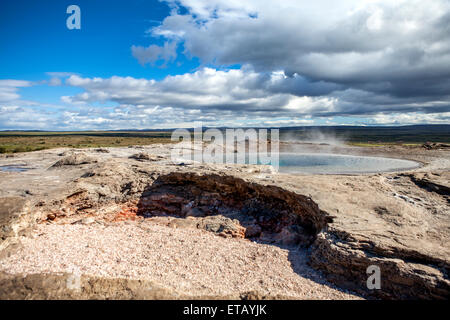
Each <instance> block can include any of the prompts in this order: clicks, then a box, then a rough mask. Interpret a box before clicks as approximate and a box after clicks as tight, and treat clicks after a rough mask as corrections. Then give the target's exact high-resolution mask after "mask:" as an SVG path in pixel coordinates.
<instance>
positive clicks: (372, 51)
mask: <svg viewBox="0 0 450 320" xmlns="http://www.w3.org/2000/svg"><path fill="white" fill-rule="evenodd" d="M71 4H77V5H78V6H79V7H80V9H81V29H80V30H69V29H68V28H67V26H66V19H67V18H68V17H69V15H70V14H67V13H66V9H67V7H68V6H69V5H71ZM0 28H1V30H2V32H1V35H0V37H1V41H0V130H9V129H40V130H85V129H95V130H102V129H145V128H174V127H189V126H192V124H193V122H194V121H202V122H203V125H204V126H253V125H254V126H296V125H344V124H354V125H387V124H389V125H392V124H394V125H397V124H398V125H402V124H419V123H423V124H449V123H450V1H449V0H427V1H423V0H420V1H419V0H340V1H335V0H315V1H309V0H304V1H303V0H283V1H275V0H271V1H269V0H245V1H242V0H204V1H203V0H179V1H172V0H164V1H149V0H147V1H144V0H127V1H109V2H106V1H103V0H71V1H65V0H59V1H56V0H53V1H52V0H41V1H35V0H16V1H12V0H5V1H1V2H0Z"/></svg>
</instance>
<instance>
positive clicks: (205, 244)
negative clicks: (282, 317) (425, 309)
mask: <svg viewBox="0 0 450 320" xmlns="http://www.w3.org/2000/svg"><path fill="white" fill-rule="evenodd" d="M22 243H23V248H22V249H21V250H20V251H19V252H18V253H16V254H14V255H13V256H11V257H9V258H6V259H3V260H0V270H1V271H6V272H8V273H27V274H29V273H50V272H76V273H81V274H87V275H93V276H102V277H113V278H115V277H121V278H123V277H127V278H134V279H148V280H152V281H155V282H157V283H160V284H164V286H166V287H168V288H170V289H174V290H177V291H178V292H179V293H184V294H189V295H195V296H197V295H229V294H236V293H242V292H247V291H251V290H256V291H258V292H260V293H261V294H266V295H267V294H270V295H283V296H290V297H294V298H299V299H355V298H358V297H357V296H354V295H351V294H349V293H346V292H344V291H342V290H341V289H337V288H336V287H334V286H332V285H330V284H328V283H327V282H326V281H324V280H323V279H322V277H321V276H320V274H318V273H317V271H315V270H313V269H311V268H309V267H308V266H307V265H306V264H305V262H306V259H305V252H304V251H303V250H288V249H282V248H280V247H277V246H272V245H265V244H258V243H255V242H252V241H249V240H245V239H227V238H222V237H219V236H216V235H213V234H211V233H209V232H206V231H203V230H197V229H176V230H174V229H172V228H170V227H167V226H162V225H157V224H155V223H152V222H148V221H143V222H122V223H117V224H114V225H100V224H97V223H95V224H92V225H56V224H50V225H47V224H41V225H39V226H37V227H36V229H35V230H34V232H33V235H32V237H29V238H22Z"/></svg>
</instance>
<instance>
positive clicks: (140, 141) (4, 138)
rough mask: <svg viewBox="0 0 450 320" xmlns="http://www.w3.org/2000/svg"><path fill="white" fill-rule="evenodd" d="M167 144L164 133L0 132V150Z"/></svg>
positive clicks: (24, 150) (3, 151) (8, 151)
mask: <svg viewBox="0 0 450 320" xmlns="http://www.w3.org/2000/svg"><path fill="white" fill-rule="evenodd" d="M154 143H171V141H170V133H168V132H145V133H127V132H64V133H62V132H0V153H16V152H27V151H36V150H44V149H52V148H64V147H67V148H99V147H124V146H131V145H148V144H154Z"/></svg>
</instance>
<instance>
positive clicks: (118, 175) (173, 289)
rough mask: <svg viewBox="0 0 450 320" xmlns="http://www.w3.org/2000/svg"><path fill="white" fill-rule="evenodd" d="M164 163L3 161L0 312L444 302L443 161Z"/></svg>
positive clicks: (109, 154) (120, 157)
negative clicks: (225, 303) (198, 303)
mask: <svg viewBox="0 0 450 320" xmlns="http://www.w3.org/2000/svg"><path fill="white" fill-rule="evenodd" d="M173 147H174V146H169V145H152V146H146V147H130V148H106V149H87V150H73V149H72V150H70V149H53V150H45V151H38V152H32V153H24V154H17V155H13V156H2V158H0V166H10V167H14V168H26V169H28V170H26V171H22V172H4V171H0V236H1V238H0V297H1V298H28V299H33V298H34V299H39V298H53V299H55V298H71V299H72V298H100V299H103V298H117V299H130V298H137V299H140V298H148V299H159V298H165V299H180V298H198V299H202V298H231V299H253V298H258V299H263V298H267V299H277V298H283V299H286V298H293V299H361V298H386V299H408V298H423V299H448V297H449V293H450V281H449V277H448V272H449V260H450V245H449V243H450V241H449V237H450V218H449V212H450V210H449V208H450V200H449V196H450V185H449V181H450V151H448V149H447V150H446V149H442V150H440V149H439V148H431V149H430V148H420V147H411V148H407V147H401V146H391V147H383V148H356V147H353V148H350V147H345V146H327V145H311V144H292V143H290V144H283V143H282V144H281V148H282V151H300V150H301V151H306V152H311V151H313V152H336V153H344V154H361V155H379V156H389V157H396V158H404V159H411V160H415V161H418V162H420V163H422V164H423V166H422V167H421V168H419V169H415V170H411V171H407V172H391V173H383V174H365V175H300V174H297V175H295V174H281V173H276V172H274V171H273V170H272V169H271V168H270V167H267V166H251V165H216V164H195V163H189V162H186V161H182V160H178V161H172V160H171V158H170V152H171V148H173ZM370 265H377V266H379V267H380V270H381V289H380V290H369V289H368V288H367V285H366V280H367V278H368V275H367V273H366V269H367V267H368V266H370Z"/></svg>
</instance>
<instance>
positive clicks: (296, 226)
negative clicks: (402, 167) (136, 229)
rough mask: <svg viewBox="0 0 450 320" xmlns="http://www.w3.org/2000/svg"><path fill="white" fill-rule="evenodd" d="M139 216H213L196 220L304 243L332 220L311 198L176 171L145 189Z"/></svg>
mask: <svg viewBox="0 0 450 320" xmlns="http://www.w3.org/2000/svg"><path fill="white" fill-rule="evenodd" d="M137 214H138V215H143V216H146V217H150V216H155V215H156V216H157V215H173V216H177V217H182V218H185V217H211V216H216V218H214V219H211V218H208V219H203V220H201V221H200V222H199V223H200V224H204V225H205V227H202V228H204V229H207V230H208V229H211V230H213V231H214V232H218V233H219V234H221V235H227V234H229V235H230V236H233V237H241V236H245V237H247V238H252V239H259V240H264V241H266V242H272V243H274V242H276V243H283V244H301V245H304V246H308V245H310V244H311V243H312V242H313V241H314V240H315V237H316V235H317V234H318V233H319V232H320V231H321V230H322V229H323V228H325V226H326V225H327V223H328V222H330V221H332V219H331V217H330V216H329V215H328V214H326V213H325V212H323V211H321V210H320V209H319V207H318V206H317V204H316V203H315V202H314V201H312V200H311V199H310V198H308V197H305V196H303V195H299V194H296V193H294V192H290V191H287V190H285V189H282V188H279V187H276V186H264V185H260V184H256V183H251V182H248V181H245V180H243V179H239V178H236V177H232V176H224V175H217V174H210V175H201V174H196V173H179V172H176V173H170V174H168V175H162V176H160V177H159V178H158V179H157V180H156V181H155V182H154V183H153V184H152V185H150V186H149V187H148V188H146V190H144V192H143V193H142V196H141V198H140V200H139V202H138V204H137ZM217 216H218V217H217ZM236 220H237V221H239V223H240V225H242V226H243V227H244V228H243V229H240V228H239V224H237V223H236ZM233 221H234V223H233ZM233 225H235V227H233ZM236 225H237V226H236ZM242 230H245V232H242ZM240 235H241V236H240Z"/></svg>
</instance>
